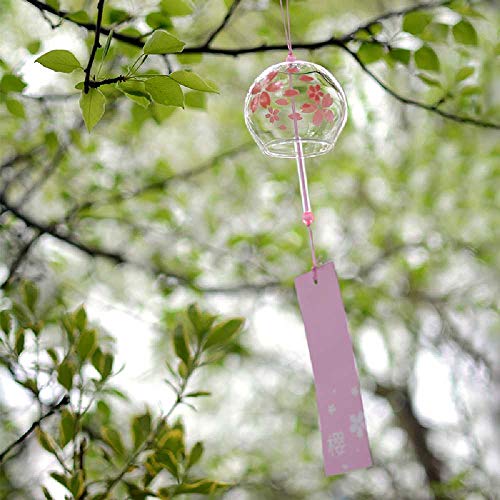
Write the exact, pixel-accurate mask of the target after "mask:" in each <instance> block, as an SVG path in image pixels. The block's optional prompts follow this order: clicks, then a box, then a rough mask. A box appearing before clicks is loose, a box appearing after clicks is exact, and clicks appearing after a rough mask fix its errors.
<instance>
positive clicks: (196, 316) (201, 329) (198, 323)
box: [186, 94, 215, 339]
mask: <svg viewBox="0 0 500 500" xmlns="http://www.w3.org/2000/svg"><path fill="white" fill-rule="evenodd" d="M187 95H188V94H186V98H187ZM202 95H205V94H202ZM187 314H188V318H189V321H191V324H192V325H193V326H194V329H195V330H196V336H197V337H198V339H202V338H204V337H205V335H206V334H207V333H208V331H209V330H210V327H211V326H212V324H213V322H214V321H215V316H212V315H211V314H208V313H204V312H202V311H201V310H200V308H199V307H198V305H197V304H191V305H190V306H189V307H188V309H187Z"/></svg>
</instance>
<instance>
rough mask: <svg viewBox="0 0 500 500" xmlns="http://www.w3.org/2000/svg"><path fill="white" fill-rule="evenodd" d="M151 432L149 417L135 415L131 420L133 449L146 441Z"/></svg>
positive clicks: (146, 415)
mask: <svg viewBox="0 0 500 500" xmlns="http://www.w3.org/2000/svg"><path fill="white" fill-rule="evenodd" d="M150 432H151V415H150V414H149V413H145V414H144V415H137V416H135V417H134V418H133V420H132V436H133V438H134V449H137V448H139V446H140V445H141V444H142V443H144V441H146V439H147V438H148V436H149V433H150Z"/></svg>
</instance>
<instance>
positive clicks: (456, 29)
mask: <svg viewBox="0 0 500 500" xmlns="http://www.w3.org/2000/svg"><path fill="white" fill-rule="evenodd" d="M452 32H453V38H455V41H456V42H457V43H461V44H463V45H477V41H478V40H477V33H476V30H475V28H474V26H472V24H471V23H470V22H469V21H467V20H465V19H462V20H461V21H460V22H458V23H457V24H455V26H453V28H452Z"/></svg>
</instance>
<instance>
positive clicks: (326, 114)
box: [250, 67, 335, 130]
mask: <svg viewBox="0 0 500 500" xmlns="http://www.w3.org/2000/svg"><path fill="white" fill-rule="evenodd" d="M288 71H289V73H295V72H297V71H298V69H297V68H295V67H291V68H290V69H289V70H288ZM277 75H278V72H276V71H273V72H271V73H269V74H268V75H266V77H265V78H264V80H263V81H261V82H258V83H256V84H254V86H253V87H252V89H251V91H250V92H251V94H252V96H253V97H252V99H251V100H250V110H251V111H252V113H255V112H256V111H257V110H258V109H259V107H260V108H262V109H263V110H266V111H267V113H266V114H265V117H266V118H267V120H268V121H269V122H270V123H271V124H274V123H276V122H279V121H280V116H279V114H280V109H278V108H276V107H273V97H272V94H273V93H274V92H278V91H282V92H280V93H281V96H280V95H279V94H278V96H277V98H275V99H274V104H275V105H276V106H288V105H289V104H290V102H293V101H294V99H295V98H296V97H297V96H300V94H301V92H300V91H299V90H298V89H295V88H285V89H283V86H284V82H280V81H274V79H275V78H276V76H277ZM299 80H300V81H302V82H305V83H307V84H309V86H308V88H307V91H306V94H307V97H308V98H309V102H306V103H304V104H302V106H301V107H300V111H301V112H299V111H298V110H297V111H295V112H292V113H290V114H288V115H287V116H288V118H289V119H290V120H293V121H300V120H302V119H303V118H304V117H303V116H302V113H305V114H310V113H312V114H313V115H312V124H313V125H315V126H317V127H319V126H321V125H322V124H323V123H324V122H329V123H333V121H334V119H335V115H334V113H333V111H332V110H331V109H330V108H331V106H332V105H333V98H332V96H331V95H330V94H328V93H325V92H324V91H322V87H321V85H320V84H318V83H315V82H317V80H315V78H313V77H312V76H309V75H307V74H304V75H301V76H299ZM276 126H277V127H278V128H279V129H281V130H286V129H287V127H286V125H284V124H283V123H281V124H278V123H276Z"/></svg>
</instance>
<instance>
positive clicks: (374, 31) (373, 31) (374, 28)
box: [368, 23, 384, 36]
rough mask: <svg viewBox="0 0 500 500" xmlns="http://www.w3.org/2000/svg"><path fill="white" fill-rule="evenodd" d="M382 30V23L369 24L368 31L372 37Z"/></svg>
mask: <svg viewBox="0 0 500 500" xmlns="http://www.w3.org/2000/svg"><path fill="white" fill-rule="evenodd" d="M383 29H384V27H383V26H382V23H373V24H370V26H368V31H369V32H370V33H371V34H372V35H374V36H376V35H379V34H380V33H382V30H383Z"/></svg>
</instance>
